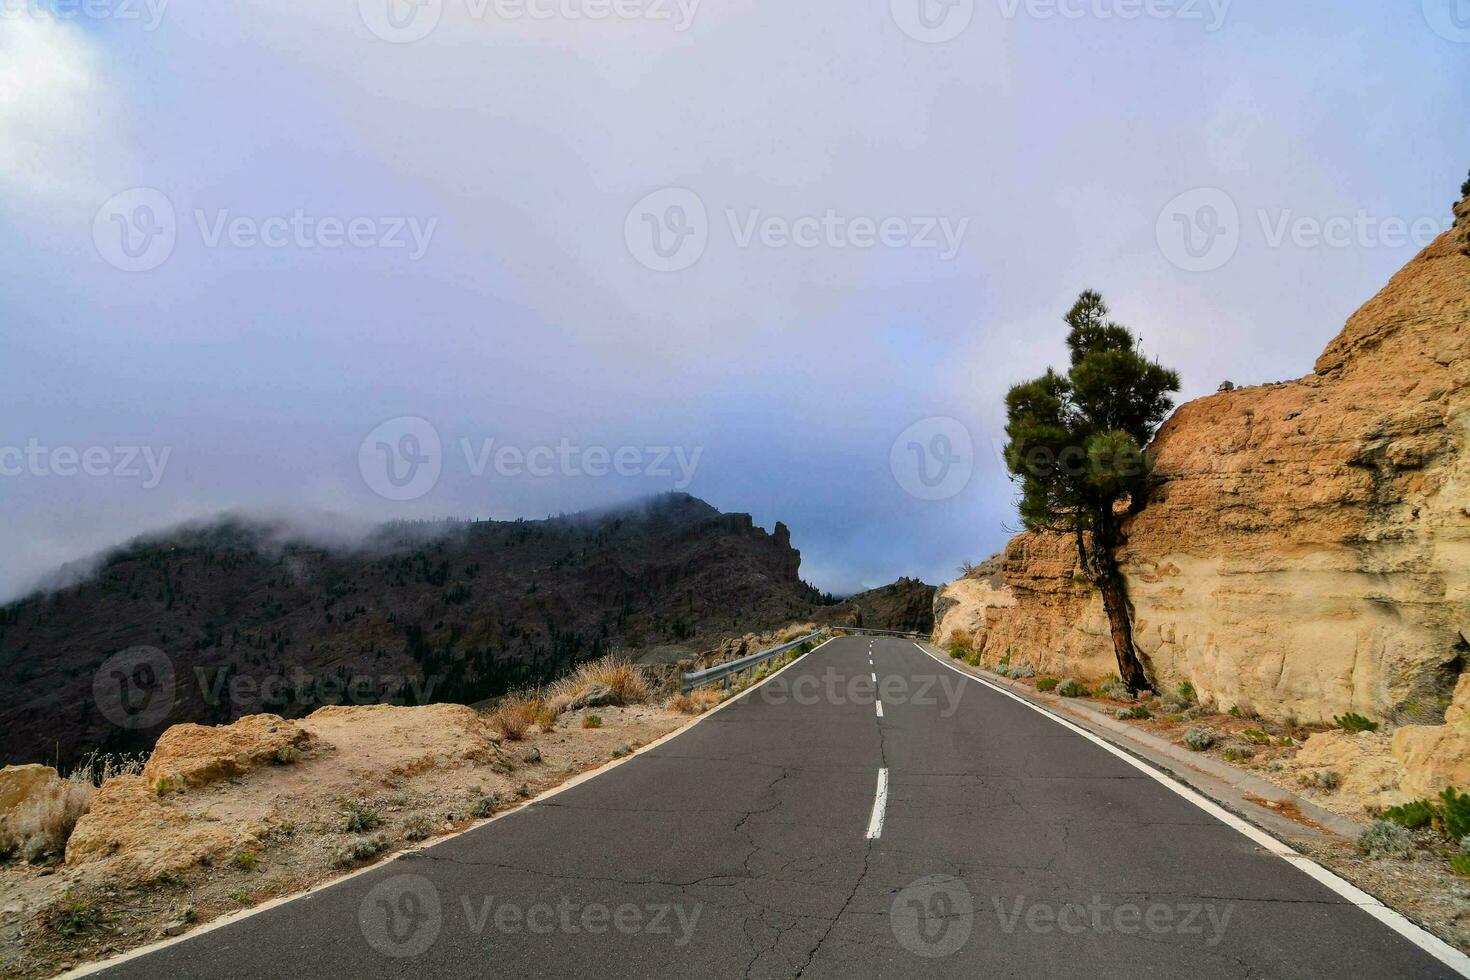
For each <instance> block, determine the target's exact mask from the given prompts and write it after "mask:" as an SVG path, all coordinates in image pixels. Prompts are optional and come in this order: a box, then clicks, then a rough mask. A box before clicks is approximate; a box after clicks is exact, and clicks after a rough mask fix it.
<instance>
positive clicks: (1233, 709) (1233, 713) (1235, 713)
mask: <svg viewBox="0 0 1470 980" xmlns="http://www.w3.org/2000/svg"><path fill="white" fill-rule="evenodd" d="M1227 714H1229V715H1230V717H1232V718H1244V717H1245V712H1243V711H1241V710H1240V705H1238V704H1232V705H1231V706H1230V711H1229V712H1227Z"/></svg>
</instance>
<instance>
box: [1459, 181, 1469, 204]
mask: <svg viewBox="0 0 1470 980" xmlns="http://www.w3.org/2000/svg"><path fill="white" fill-rule="evenodd" d="M1467 197H1470V177H1467V178H1465V183H1463V184H1461V185H1460V200H1462V201H1463V200H1464V199H1465V198H1467Z"/></svg>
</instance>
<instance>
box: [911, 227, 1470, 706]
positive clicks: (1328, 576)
mask: <svg viewBox="0 0 1470 980" xmlns="http://www.w3.org/2000/svg"><path fill="white" fill-rule="evenodd" d="M1456 217H1457V219H1458V221H1457V224H1456V226H1455V228H1454V229H1453V230H1452V231H1450V232H1447V233H1446V234H1445V235H1443V236H1441V237H1440V238H1439V239H1438V240H1437V241H1435V242H1434V243H1433V244H1432V245H1430V246H1429V247H1428V248H1426V249H1425V250H1424V251H1423V252H1421V253H1420V254H1419V255H1418V256H1417V257H1416V258H1415V259H1414V260H1413V261H1412V262H1410V263H1409V264H1408V265H1407V266H1406V267H1405V268H1404V269H1403V270H1402V271H1400V272H1399V273H1398V274H1397V275H1396V276H1395V277H1394V278H1393V279H1392V280H1391V281H1390V282H1389V284H1388V285H1387V286H1386V287H1385V288H1384V289H1383V291H1382V292H1380V293H1379V294H1378V295H1377V296H1375V297H1374V298H1373V299H1372V300H1370V301H1369V302H1368V303H1367V304H1366V305H1364V306H1363V307H1362V308H1361V309H1360V310H1359V311H1358V312H1357V313H1356V314H1354V316H1353V317H1352V318H1351V319H1350V320H1349V321H1348V324H1347V326H1346V328H1345V329H1344V330H1343V331H1342V333H1340V334H1339V335H1338V336H1337V337H1336V338H1335V339H1334V340H1333V341H1332V342H1331V343H1330V344H1329V345H1328V347H1327V349H1326V351H1325V352H1324V353H1323V354H1322V356H1321V358H1320V359H1319V360H1318V361H1317V364H1316V368H1315V370H1314V371H1313V373H1312V374H1310V375H1308V376H1306V377H1304V378H1302V379H1300V380H1298V381H1293V382H1288V383H1283V384H1272V385H1266V386H1262V387H1254V388H1243V389H1236V390H1233V391H1227V392H1222V393H1220V394H1217V395H1214V396H1211V397H1208V398H1203V399H1200V400H1198V401H1194V402H1190V403H1189V404H1186V405H1184V406H1182V407H1180V408H1179V410H1178V411H1177V412H1175V414H1174V415H1173V417H1172V418H1170V419H1169V421H1168V422H1167V423H1165V425H1164V426H1163V427H1162V429H1161V430H1160V432H1159V434H1158V437H1157V438H1156V440H1155V443H1154V447H1153V449H1154V452H1155V454H1156V459H1157V470H1156V475H1157V485H1156V489H1155V491H1154V493H1153V494H1152V496H1151V497H1150V500H1149V502H1148V506H1147V507H1146V508H1145V509H1144V510H1143V511H1142V512H1141V513H1139V514H1138V515H1136V516H1135V517H1133V518H1132V519H1131V520H1130V521H1129V523H1128V526H1127V528H1126V532H1127V539H1126V544H1125V546H1124V547H1123V548H1122V549H1121V550H1120V552H1119V554H1118V557H1119V560H1120V562H1121V564H1122V567H1123V569H1124V573H1125V576H1126V578H1127V584H1128V591H1129V595H1130V597H1131V599H1132V601H1133V603H1134V606H1135V626H1136V634H1137V642H1138V645H1139V648H1140V650H1141V652H1142V653H1143V655H1144V656H1145V660H1146V664H1147V665H1148V667H1149V669H1150V670H1151V671H1152V672H1153V673H1154V675H1155V676H1156V677H1157V678H1158V679H1159V680H1160V681H1161V682H1162V683H1164V684H1167V685H1170V686H1172V685H1174V684H1177V683H1179V682H1181V681H1184V680H1189V681H1190V682H1192V683H1193V684H1194V685H1195V687H1196V689H1197V690H1198V691H1199V693H1200V696H1201V698H1202V699H1203V700H1205V701H1206V702H1207V703H1214V704H1216V705H1218V706H1220V707H1230V706H1234V705H1239V706H1241V707H1242V708H1243V709H1246V710H1250V711H1255V712H1258V713H1260V714H1262V715H1266V716H1270V717H1275V718H1290V719H1295V720H1297V721H1299V722H1303V723H1330V722H1331V720H1332V718H1333V716H1334V715H1338V714H1341V713H1343V712H1346V711H1356V712H1358V713H1360V714H1364V715H1367V716H1370V717H1372V718H1376V719H1379V720H1381V721H1385V722H1388V723H1390V724H1393V725H1436V724H1439V723H1441V722H1443V721H1444V718H1445V711H1446V709H1447V708H1448V707H1449V705H1450V703H1451V699H1452V695H1453V692H1454V691H1455V687H1456V684H1457V682H1458V680H1459V677H1460V674H1461V671H1462V670H1463V669H1464V667H1465V664H1466V657H1467V654H1470V642H1467V636H1470V453H1467V450H1466V444H1467V438H1470V200H1467V201H1465V202H1462V203H1461V204H1460V205H1459V206H1458V207H1457V208H1456ZM1076 571H1077V570H1076V555H1075V551H1074V549H1073V546H1072V543H1071V541H1070V540H1066V539H1062V538H1051V537H1048V536H1044V535H1035V534H1024V535H1021V536H1020V537H1018V538H1016V539H1014V540H1013V541H1011V543H1010V544H1009V546H1008V547H1007V549H1006V552H1005V555H1004V558H1003V561H1002V569H1001V579H1002V582H1001V583H997V584H995V585H993V586H991V585H986V586H985V587H984V588H983V589H982V588H980V586H981V585H983V584H984V583H981V582H979V580H978V579H976V578H973V577H971V578H966V579H962V580H961V581H960V582H957V583H951V584H950V585H949V586H946V587H945V589H944V590H943V592H942V593H941V597H940V600H939V601H940V604H941V605H942V604H943V603H944V600H945V598H946V597H949V598H955V599H959V598H961V597H963V596H965V595H966V594H971V593H973V594H974V595H973V596H972V599H973V600H974V601H973V602H971V604H970V605H969V606H968V607H967V606H966V605H965V604H964V603H963V602H957V603H956V604H955V605H954V606H952V607H947V608H946V609H945V610H944V611H943V612H944V615H943V618H942V620H941V622H940V623H939V625H938V626H937V628H936V632H937V633H940V634H943V633H945V632H946V631H952V630H954V629H972V630H973V631H974V633H975V642H976V645H977V646H981V647H983V650H984V653H985V656H986V657H987V658H990V659H999V658H1000V657H1001V656H1003V655H1004V654H1005V653H1007V652H1009V653H1010V654H1011V656H1012V657H1013V658H1016V659H1024V660H1030V661H1032V662H1034V663H1036V664H1037V665H1038V666H1039V667H1041V668H1042V669H1045V670H1049V671H1053V672H1057V673H1063V672H1065V673H1071V674H1079V675H1083V676H1101V675H1105V674H1107V673H1110V672H1112V671H1113V670H1114V669H1115V667H1114V659H1113V654H1112V648H1111V643H1110V640H1109V637H1108V631H1107V623H1106V619H1105V618H1104V616H1103V612H1102V606H1101V602H1100V600H1099V599H1098V598H1097V596H1096V593H1095V591H1094V590H1093V589H1092V588H1091V587H1090V586H1089V585H1087V584H1086V583H1085V582H1083V581H1081V580H1080V579H1077V578H1075V576H1076ZM976 603H978V608H977V607H976ZM956 616H960V617H967V620H966V619H955V618H954V617H956Z"/></svg>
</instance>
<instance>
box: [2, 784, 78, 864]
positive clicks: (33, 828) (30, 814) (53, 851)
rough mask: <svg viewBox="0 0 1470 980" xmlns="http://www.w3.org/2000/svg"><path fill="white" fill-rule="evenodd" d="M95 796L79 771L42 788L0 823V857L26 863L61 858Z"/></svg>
mask: <svg viewBox="0 0 1470 980" xmlns="http://www.w3.org/2000/svg"><path fill="white" fill-rule="evenodd" d="M96 795H97V787H96V786H94V785H93V784H92V777H91V773H90V772H88V771H84V770H80V769H79V770H77V771H76V772H74V773H72V774H71V776H70V777H68V778H66V779H63V780H60V781H59V782H56V783H52V784H51V785H49V786H47V787H45V788H44V789H42V790H41V791H40V792H38V793H36V794H35V795H34V796H32V797H31V798H30V799H28V800H27V801H26V802H25V803H24V804H22V805H21V806H20V808H19V809H17V810H16V811H15V812H14V813H13V814H11V815H10V816H9V817H7V818H6V819H5V821H4V822H3V823H0V854H18V855H20V857H21V858H23V859H24V860H26V861H39V860H41V859H42V858H45V857H47V856H51V857H58V858H59V857H61V855H62V854H64V853H66V842H67V841H68V840H70V839H71V832H72V830H73V829H74V828H75V827H76V825H77V821H78V820H80V819H81V818H82V815H83V814H84V813H86V812H87V811H88V810H89V809H91V807H92V798H93V797H95V796H96Z"/></svg>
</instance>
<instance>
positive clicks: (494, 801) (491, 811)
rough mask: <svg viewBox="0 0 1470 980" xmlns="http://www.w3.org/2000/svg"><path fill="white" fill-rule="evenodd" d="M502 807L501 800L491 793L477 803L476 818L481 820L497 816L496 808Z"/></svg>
mask: <svg viewBox="0 0 1470 980" xmlns="http://www.w3.org/2000/svg"><path fill="white" fill-rule="evenodd" d="M499 805H500V800H499V798H497V797H496V795H495V794H494V793H489V794H487V795H485V796H482V797H480V798H479V799H478V800H476V801H475V816H477V817H479V818H480V819H482V820H483V819H484V818H485V817H491V816H494V815H495V808H496V807H497V806H499Z"/></svg>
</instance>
